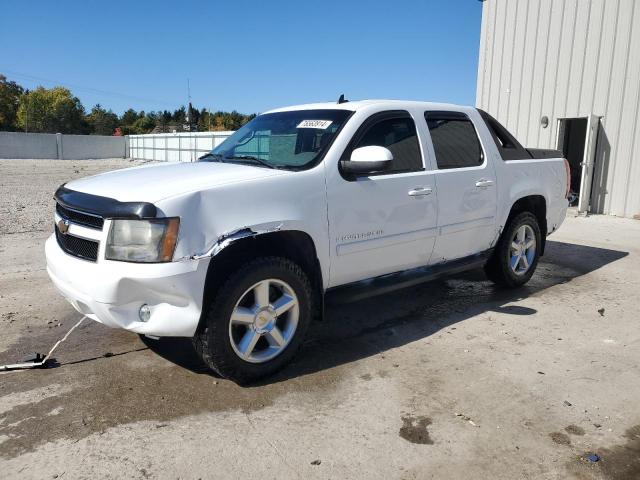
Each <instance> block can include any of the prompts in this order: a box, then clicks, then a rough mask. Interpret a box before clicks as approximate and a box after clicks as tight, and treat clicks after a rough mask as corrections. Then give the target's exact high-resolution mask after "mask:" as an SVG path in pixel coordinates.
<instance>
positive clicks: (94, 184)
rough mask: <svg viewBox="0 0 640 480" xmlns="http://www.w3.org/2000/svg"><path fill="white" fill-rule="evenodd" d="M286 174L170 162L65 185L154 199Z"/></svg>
mask: <svg viewBox="0 0 640 480" xmlns="http://www.w3.org/2000/svg"><path fill="white" fill-rule="evenodd" d="M286 173H287V172H286V171H283V170H272V169H269V168H265V167H255V166H252V165H239V164H232V163H219V162H194V163H184V162H171V163H160V164H153V165H143V166H141V167H133V168H125V169H122V170H114V171H112V172H107V173H101V174H99V175H94V176H92V177H86V178H81V179H79V180H73V181H71V182H69V183H67V184H66V185H65V186H66V188H68V189H70V190H76V191H78V192H84V193H90V194H92V195H99V196H102V197H110V198H114V199H116V200H119V201H121V202H157V201H159V200H162V199H163V198H167V197H172V196H174V195H180V194H183V193H188V192H193V191H198V190H204V189H208V188H211V187H216V186H219V185H225V184H229V183H237V182H243V181H248V180H254V179H258V178H265V177H269V176H274V175H285V174H286Z"/></svg>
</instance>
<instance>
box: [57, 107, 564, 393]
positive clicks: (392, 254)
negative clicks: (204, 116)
mask: <svg viewBox="0 0 640 480" xmlns="http://www.w3.org/2000/svg"><path fill="white" fill-rule="evenodd" d="M569 178H570V176H569V172H568V164H567V162H566V161H565V160H564V159H563V158H562V156H561V154H560V153H559V152H555V151H548V150H531V149H525V148H523V147H522V146H521V145H520V144H519V143H518V142H517V140H516V139H515V138H513V136H512V135H510V134H509V132H508V131H507V130H506V129H505V128H504V127H503V126H502V125H500V124H499V123H498V122H497V121H496V120H495V119H493V118H492V117H491V116H489V115H488V114H486V113H485V112H483V111H480V110H478V109H475V108H472V107H463V106H455V105H449V104H436V103H426V102H411V101H390V100H369V101H357V102H345V101H342V100H341V101H338V103H319V104H311V105H302V106H295V107H288V108H282V109H277V110H272V111H270V112H267V113H264V114H262V115H259V116H258V117H256V118H255V119H254V120H252V121H251V122H249V123H248V124H246V125H245V126H243V127H242V128H240V129H239V130H238V131H237V132H235V133H234V134H233V135H232V136H231V137H229V138H228V139H227V140H225V141H224V143H222V144H221V145H219V146H218V147H216V148H215V149H214V150H213V151H212V152H211V153H208V154H206V155H204V156H203V157H202V158H201V159H200V160H199V161H198V162H195V163H163V164H154V165H147V166H142V167H136V168H130V169H126V170H119V171H115V172H109V173H104V174H101V175H96V176H93V177H88V178H84V179H80V180H74V181H72V182H69V183H67V184H65V185H63V186H61V187H60V188H59V189H58V190H57V192H56V194H55V199H56V212H55V232H54V234H53V235H52V236H51V237H50V238H49V239H48V241H47V243H46V257H47V271H48V273H49V275H50V277H51V279H52V280H53V283H54V284H55V285H56V287H57V288H58V289H59V290H60V291H61V292H62V294H63V295H64V296H65V297H66V298H67V299H68V300H69V301H70V302H71V304H72V305H73V306H74V307H75V308H76V309H77V310H78V311H79V312H80V313H82V314H84V315H86V316H87V317H90V318H92V319H94V320H97V321H99V322H101V323H103V324H105V325H108V326H111V327H118V328H124V329H126V330H130V331H132V332H137V333H139V334H144V335H147V336H153V337H162V336H183V337H193V343H194V346H195V348H196V350H197V351H198V352H199V354H200V355H201V356H202V359H203V360H204V362H205V363H206V364H207V365H208V366H209V367H210V368H212V369H213V370H215V371H216V372H217V373H218V374H220V375H222V376H224V377H227V378H230V379H232V380H234V381H236V382H239V383H244V382H250V381H253V380H255V379H257V378H259V377H263V376H265V375H269V374H272V373H273V372H275V371H276V370H278V369H279V368H281V367H283V366H284V365H285V364H286V363H287V362H289V361H290V360H291V358H292V356H293V355H294V354H295V352H296V351H297V350H298V348H299V347H300V345H301V344H302V342H303V338H304V336H305V332H306V331H307V328H308V326H309V324H310V322H311V321H312V320H314V319H321V318H322V315H323V311H324V309H323V306H324V301H325V296H326V295H327V294H329V293H330V292H332V291H333V292H335V293H336V294H342V295H346V296H347V297H352V298H360V297H362V296H363V295H371V294H374V293H380V292H384V291H388V290H390V289H392V288H397V287H400V286H406V285H412V284H415V283H416V282H421V281H425V280H429V279H433V278H435V277H438V276H441V275H445V274H448V273H451V272H459V271H461V270H465V269H470V268H476V267H482V266H484V269H485V271H486V273H487V276H488V277H489V278H490V279H491V280H493V281H494V282H495V283H496V284H498V285H501V286H504V287H517V286H520V285H522V284H524V283H525V282H527V281H528V280H529V279H530V278H531V276H532V275H533V272H534V270H535V268H536V264H537V263H538V259H539V257H540V255H542V254H543V253H544V247H545V239H546V237H547V235H549V234H550V233H552V232H554V231H555V230H556V229H557V228H558V227H559V226H560V225H561V223H562V221H563V219H564V217H565V213H566V209H567V203H568V202H567V194H568V180H569Z"/></svg>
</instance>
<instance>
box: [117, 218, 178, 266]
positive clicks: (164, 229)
mask: <svg viewBox="0 0 640 480" xmlns="http://www.w3.org/2000/svg"><path fill="white" fill-rule="evenodd" d="M179 227H180V219H179V218H177V217H176V218H154V219H153V220H118V219H115V220H112V221H111V229H110V230H109V238H108V239H107V248H106V252H105V257H106V259H107V260H120V261H124V262H140V263H158V262H170V261H171V260H172V259H173V250H174V249H175V247H176V242H177V240H178V228H179Z"/></svg>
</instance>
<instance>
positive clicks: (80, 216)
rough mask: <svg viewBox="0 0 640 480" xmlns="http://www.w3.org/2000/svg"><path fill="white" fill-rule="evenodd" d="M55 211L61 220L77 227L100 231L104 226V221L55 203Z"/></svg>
mask: <svg viewBox="0 0 640 480" xmlns="http://www.w3.org/2000/svg"><path fill="white" fill-rule="evenodd" d="M56 211H57V212H58V215H60V216H61V217H62V218H64V219H66V220H69V221H70V222H73V223H77V224H79V225H84V226H85V227H89V228H95V229H96V230H102V226H103V225H104V219H103V218H101V217H94V216H93V215H89V214H86V213H82V212H77V211H75V210H69V209H68V208H65V207H63V206H62V205H60V204H59V203H56Z"/></svg>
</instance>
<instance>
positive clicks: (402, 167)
mask: <svg viewBox="0 0 640 480" xmlns="http://www.w3.org/2000/svg"><path fill="white" fill-rule="evenodd" d="M371 145H376V146H379V147H386V148H388V149H389V150H390V151H391V153H392V154H393V162H392V163H391V168H389V169H388V170H385V171H384V172H383V173H384V174H387V173H399V172H411V171H416V170H422V169H423V165H422V155H421V153H420V144H419V142H418V136H417V134H416V125H415V123H414V121H413V119H412V118H411V117H409V116H402V117H393V118H389V117H388V116H386V118H385V116H382V118H381V119H380V120H378V121H375V123H373V124H372V125H369V126H368V127H367V128H366V130H365V131H364V132H363V133H362V135H360V136H359V139H358V140H357V141H356V143H355V144H354V146H353V150H355V149H356V148H360V147H368V146H371Z"/></svg>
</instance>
